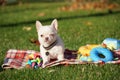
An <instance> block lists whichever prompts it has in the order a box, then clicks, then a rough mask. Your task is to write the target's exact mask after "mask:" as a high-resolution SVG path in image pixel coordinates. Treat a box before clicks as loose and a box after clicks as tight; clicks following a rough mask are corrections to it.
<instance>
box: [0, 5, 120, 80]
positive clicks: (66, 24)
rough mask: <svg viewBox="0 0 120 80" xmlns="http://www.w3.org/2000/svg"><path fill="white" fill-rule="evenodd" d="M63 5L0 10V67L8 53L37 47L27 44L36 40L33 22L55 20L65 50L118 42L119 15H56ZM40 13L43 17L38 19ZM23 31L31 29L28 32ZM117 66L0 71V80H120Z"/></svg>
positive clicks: (91, 65)
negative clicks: (57, 23)
mask: <svg viewBox="0 0 120 80" xmlns="http://www.w3.org/2000/svg"><path fill="white" fill-rule="evenodd" d="M63 5H66V3H29V4H22V5H13V6H5V7H0V65H2V64H3V60H4V57H5V53H6V51H7V50H9V49H22V50H26V49H28V50H29V49H31V50H36V51H39V47H38V46H35V45H34V44H32V43H30V41H29V40H30V39H31V38H35V39H37V32H36V28H35V21H36V20H40V21H41V22H42V23H43V24H50V23H51V21H52V20H53V19H54V18H57V19H58V22H59V32H58V34H59V35H60V36H61V38H62V39H63V41H64V44H65V47H66V48H68V49H72V50H77V49H78V48H79V47H80V46H83V45H86V44H100V43H102V41H103V40H104V39H105V38H108V37H110V38H117V39H120V31H119V29H120V19H119V18H120V12H119V11H115V10H114V11H113V13H108V11H107V10H104V11H92V10H91V11H87V10H85V11H83V10H75V11H60V10H59V8H60V7H62V6H63ZM40 13H44V14H45V16H38V14H40ZM23 27H31V30H30V31H26V30H23ZM119 72H120V66H119V65H114V64H106V65H103V66H99V65H95V64H86V65H70V66H66V67H64V66H56V67H52V68H46V69H36V70H35V69H21V70H5V71H4V70H2V69H0V80H120V74H119Z"/></svg>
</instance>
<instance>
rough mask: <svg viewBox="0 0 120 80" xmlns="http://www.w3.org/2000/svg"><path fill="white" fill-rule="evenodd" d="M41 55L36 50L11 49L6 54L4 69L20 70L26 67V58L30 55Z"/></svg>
mask: <svg viewBox="0 0 120 80" xmlns="http://www.w3.org/2000/svg"><path fill="white" fill-rule="evenodd" d="M34 53H39V52H37V51H34V50H15V49H10V50H8V51H7V53H6V57H5V60H4V64H3V65H2V67H3V69H6V68H15V69H20V68H23V67H24V66H25V65H26V57H27V55H28V54H34Z"/></svg>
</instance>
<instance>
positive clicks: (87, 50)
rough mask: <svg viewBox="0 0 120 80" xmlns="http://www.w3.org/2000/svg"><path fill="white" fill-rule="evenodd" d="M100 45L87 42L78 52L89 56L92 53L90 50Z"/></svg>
mask: <svg viewBox="0 0 120 80" xmlns="http://www.w3.org/2000/svg"><path fill="white" fill-rule="evenodd" d="M99 46H100V45H97V44H87V45H86V46H81V47H80V48H79V50H78V52H77V53H78V54H81V55H82V56H89V55H90V51H91V50H92V49H93V48H95V47H99Z"/></svg>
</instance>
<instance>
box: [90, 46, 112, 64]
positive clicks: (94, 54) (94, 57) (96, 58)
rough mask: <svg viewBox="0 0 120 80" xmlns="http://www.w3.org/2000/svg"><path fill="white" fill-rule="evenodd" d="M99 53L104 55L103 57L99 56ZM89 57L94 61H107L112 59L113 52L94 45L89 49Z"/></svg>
mask: <svg viewBox="0 0 120 80" xmlns="http://www.w3.org/2000/svg"><path fill="white" fill-rule="evenodd" d="M100 54H101V55H103V56H104V58H102V57H100ZM90 57H91V59H92V60H93V61H94V62H98V61H103V62H108V61H112V60H113V54H112V52H111V51H110V50H108V49H107V48H102V47H96V48H93V49H92V50H91V51H90Z"/></svg>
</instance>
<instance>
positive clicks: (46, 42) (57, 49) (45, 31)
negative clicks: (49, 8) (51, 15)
mask: <svg viewBox="0 0 120 80" xmlns="http://www.w3.org/2000/svg"><path fill="white" fill-rule="evenodd" d="M36 29H37V33H38V40H39V42H40V44H41V45H40V53H41V57H42V58H43V64H42V67H43V68H44V67H45V65H46V64H47V63H49V62H50V59H57V60H64V50H65V49H64V44H63V42H62V40H61V38H60V37H59V36H58V35H57V30H58V23H57V20H56V19H54V20H53V21H52V23H51V25H46V26H43V25H42V24H41V23H40V22H39V21H36Z"/></svg>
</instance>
